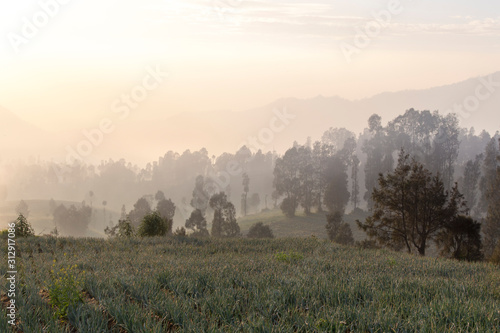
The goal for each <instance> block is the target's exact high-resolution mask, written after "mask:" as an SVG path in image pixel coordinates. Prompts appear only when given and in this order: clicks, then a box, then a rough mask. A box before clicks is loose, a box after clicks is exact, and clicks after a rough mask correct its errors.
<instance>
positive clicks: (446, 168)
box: [429, 114, 460, 190]
mask: <svg viewBox="0 0 500 333" xmlns="http://www.w3.org/2000/svg"><path fill="white" fill-rule="evenodd" d="M458 135H459V128H458V118H457V116H456V115H454V114H448V115H447V116H446V117H442V118H441V119H440V124H439V129H438V133H437V134H436V136H435V137H434V151H433V154H432V156H431V157H430V161H429V164H430V168H431V171H432V172H434V173H438V172H439V174H440V175H441V176H442V179H443V183H444V187H445V189H446V190H450V189H451V187H452V186H453V176H454V172H455V162H456V160H457V157H458V151H459V148H460V141H459V140H458Z"/></svg>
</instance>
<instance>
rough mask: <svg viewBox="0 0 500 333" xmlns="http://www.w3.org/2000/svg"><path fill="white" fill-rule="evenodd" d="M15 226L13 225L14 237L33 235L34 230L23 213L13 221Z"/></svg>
mask: <svg viewBox="0 0 500 333" xmlns="http://www.w3.org/2000/svg"><path fill="white" fill-rule="evenodd" d="M15 223H16V226H15V227H14V229H15V232H16V237H29V236H35V231H34V230H33V227H31V224H29V223H28V220H27V219H26V218H25V217H24V215H23V214H19V217H18V218H17V220H16V221H15Z"/></svg>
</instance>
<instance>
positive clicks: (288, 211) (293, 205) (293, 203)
mask: <svg viewBox="0 0 500 333" xmlns="http://www.w3.org/2000/svg"><path fill="white" fill-rule="evenodd" d="M298 206H299V203H298V202H297V199H296V198H295V197H289V198H285V199H283V201H282V202H281V205H280V209H281V211H282V212H283V214H285V216H286V217H289V218H293V217H295V211H296V210H297V207H298Z"/></svg>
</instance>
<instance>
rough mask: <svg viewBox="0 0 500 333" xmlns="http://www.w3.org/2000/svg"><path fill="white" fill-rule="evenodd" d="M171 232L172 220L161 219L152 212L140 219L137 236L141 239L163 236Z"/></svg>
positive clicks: (158, 214)
mask: <svg viewBox="0 0 500 333" xmlns="http://www.w3.org/2000/svg"><path fill="white" fill-rule="evenodd" d="M171 232H172V220H170V219H168V218H163V217H161V215H160V213H158V212H157V211H154V212H152V213H150V214H147V215H146V216H144V218H143V219H142V223H141V225H140V226H139V231H138V235H139V236H141V237H153V236H165V235H166V234H169V233H171Z"/></svg>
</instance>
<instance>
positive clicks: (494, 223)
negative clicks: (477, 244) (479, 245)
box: [483, 139, 500, 258]
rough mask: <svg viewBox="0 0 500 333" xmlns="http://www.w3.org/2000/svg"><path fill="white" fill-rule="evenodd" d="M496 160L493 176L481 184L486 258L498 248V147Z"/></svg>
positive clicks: (499, 230)
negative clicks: (484, 213)
mask: <svg viewBox="0 0 500 333" xmlns="http://www.w3.org/2000/svg"><path fill="white" fill-rule="evenodd" d="M499 145H500V139H499ZM487 154H488V152H487ZM496 160H497V162H498V164H497V167H496V173H495V177H494V178H493V179H492V180H491V181H490V182H489V184H488V185H486V184H484V185H483V186H484V187H486V189H485V199H486V202H487V203H488V213H487V215H486V221H485V225H484V234H485V238H484V255H485V257H486V258H491V256H492V255H493V252H494V251H495V249H496V248H498V249H500V149H499V150H498V151H497V156H496ZM487 171H489V170H487ZM485 176H486V175H485ZM486 177H487V176H486Z"/></svg>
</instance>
